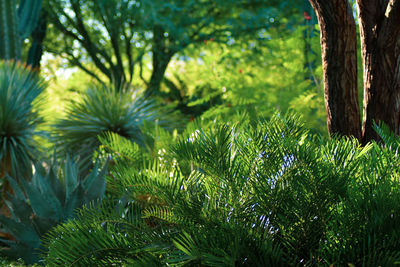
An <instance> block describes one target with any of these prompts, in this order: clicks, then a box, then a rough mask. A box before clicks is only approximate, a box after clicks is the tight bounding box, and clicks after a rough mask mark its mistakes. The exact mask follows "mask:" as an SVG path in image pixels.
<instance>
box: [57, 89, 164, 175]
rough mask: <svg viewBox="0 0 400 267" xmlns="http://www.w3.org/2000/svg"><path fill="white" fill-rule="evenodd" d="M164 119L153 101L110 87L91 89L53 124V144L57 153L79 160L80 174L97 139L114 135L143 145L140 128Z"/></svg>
mask: <svg viewBox="0 0 400 267" xmlns="http://www.w3.org/2000/svg"><path fill="white" fill-rule="evenodd" d="M163 118H165V116H164V114H162V112H161V111H160V108H156V106H155V102H153V101H151V100H149V99H146V98H144V97H143V96H142V95H140V94H139V93H135V92H134V91H132V90H126V91H124V90H123V91H121V92H119V91H117V90H115V89H113V88H111V87H93V88H89V89H88V90H87V91H86V92H84V93H82V97H81V99H80V100H75V101H74V100H72V101H71V103H70V105H69V106H68V107H67V108H66V111H65V114H64V118H60V119H58V120H57V121H56V122H55V124H54V132H55V136H54V137H55V142H56V146H57V147H58V149H60V151H61V153H68V152H71V153H73V154H74V155H76V156H79V157H80V163H81V164H82V169H83V171H85V170H86V171H87V170H89V169H90V167H91V165H92V156H93V153H94V151H96V150H97V148H98V146H99V145H100V143H99V140H98V136H102V135H104V134H105V133H106V132H114V133H117V134H119V135H121V136H124V137H126V138H128V139H130V140H133V141H135V142H137V143H139V144H143V134H142V131H141V129H140V127H141V126H142V125H143V123H144V122H145V121H154V122H157V123H160V124H163V125H164V124H165V121H164V119H163Z"/></svg>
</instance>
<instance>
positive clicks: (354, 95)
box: [310, 0, 361, 140]
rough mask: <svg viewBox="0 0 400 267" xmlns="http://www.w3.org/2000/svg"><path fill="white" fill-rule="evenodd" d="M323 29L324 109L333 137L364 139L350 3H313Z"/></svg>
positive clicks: (339, 0) (312, 0)
mask: <svg viewBox="0 0 400 267" xmlns="http://www.w3.org/2000/svg"><path fill="white" fill-rule="evenodd" d="M310 3H311V5H312V7H313V9H314V10H315V13H316V14H317V18H318V23H319V25H320V29H321V48H322V65H323V73H324V87H325V107H326V113H327V123H328V130H329V133H331V134H335V133H338V134H342V135H353V136H354V137H356V138H357V139H359V140H360V139H361V118H360V116H361V115H360V108H359V103H358V90H357V54H356V52H357V36H356V25H355V21H354V18H353V16H352V14H351V7H350V5H349V3H348V2H347V0H332V1H326V0H310Z"/></svg>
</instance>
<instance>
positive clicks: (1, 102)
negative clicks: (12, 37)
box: [0, 62, 45, 177]
mask: <svg viewBox="0 0 400 267" xmlns="http://www.w3.org/2000/svg"><path fill="white" fill-rule="evenodd" d="M44 88H45V85H44V83H43V80H42V79H41V78H40V77H39V76H38V75H37V74H36V73H34V72H31V70H30V69H28V68H25V67H23V66H22V65H20V64H19V63H15V62H14V63H12V62H8V63H5V62H0V163H1V167H0V177H3V175H5V173H6V172H9V173H10V174H11V175H13V176H17V177H21V176H24V175H29V173H31V171H30V170H31V165H32V161H33V159H37V158H39V156H40V153H39V150H38V148H39V145H38V142H37V141H36V140H35V139H34V137H35V136H40V135H43V133H42V132H39V131H38V130H37V126H38V125H39V124H40V122H41V121H42V120H41V118H40V117H39V116H38V114H37V112H36V110H35V109H34V108H33V103H34V102H36V103H38V105H36V106H38V107H40V103H39V102H38V96H39V94H40V93H41V92H42V91H43V90H44Z"/></svg>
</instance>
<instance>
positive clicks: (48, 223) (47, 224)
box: [32, 216, 60, 236]
mask: <svg viewBox="0 0 400 267" xmlns="http://www.w3.org/2000/svg"><path fill="white" fill-rule="evenodd" d="M32 223H33V226H34V227H35V230H36V232H37V233H38V234H39V235H40V236H43V235H44V234H45V233H47V232H48V231H49V230H50V229H51V228H53V227H54V226H55V225H57V224H58V223H60V220H58V219H56V220H55V219H53V218H43V217H39V216H32Z"/></svg>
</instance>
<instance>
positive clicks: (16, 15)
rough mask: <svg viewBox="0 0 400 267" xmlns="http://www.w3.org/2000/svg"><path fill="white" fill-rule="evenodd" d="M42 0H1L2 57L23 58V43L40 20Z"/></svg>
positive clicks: (0, 39) (0, 49) (0, 42)
mask: <svg viewBox="0 0 400 267" xmlns="http://www.w3.org/2000/svg"><path fill="white" fill-rule="evenodd" d="M41 7H42V0H20V1H19V6H18V11H17V1H16V0H0V36H1V38H0V59H5V60H8V59H15V60H19V59H21V44H22V41H23V40H24V39H25V38H27V37H28V36H29V35H30V34H31V32H32V31H33V29H34V28H35V27H36V24H37V22H38V20H39V15H40V10H41Z"/></svg>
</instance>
